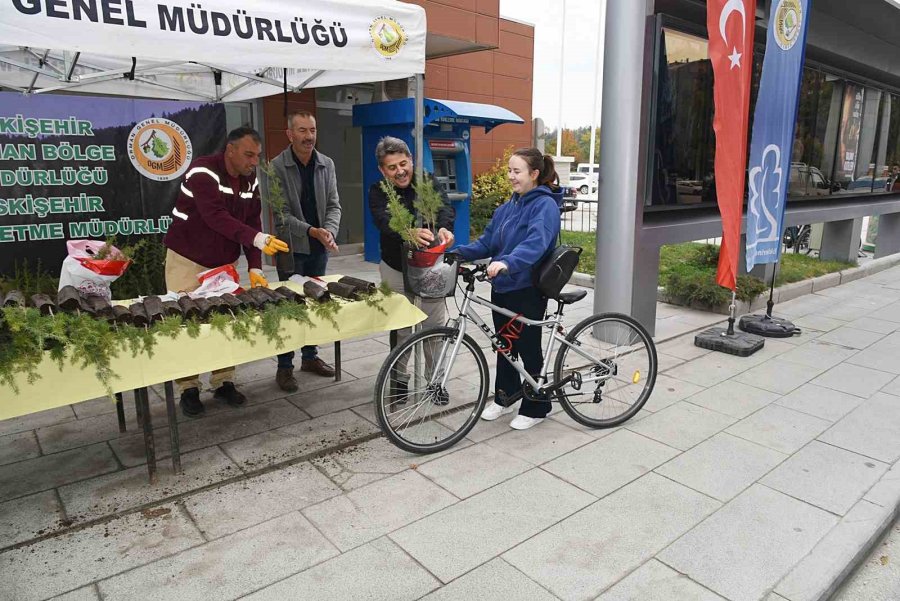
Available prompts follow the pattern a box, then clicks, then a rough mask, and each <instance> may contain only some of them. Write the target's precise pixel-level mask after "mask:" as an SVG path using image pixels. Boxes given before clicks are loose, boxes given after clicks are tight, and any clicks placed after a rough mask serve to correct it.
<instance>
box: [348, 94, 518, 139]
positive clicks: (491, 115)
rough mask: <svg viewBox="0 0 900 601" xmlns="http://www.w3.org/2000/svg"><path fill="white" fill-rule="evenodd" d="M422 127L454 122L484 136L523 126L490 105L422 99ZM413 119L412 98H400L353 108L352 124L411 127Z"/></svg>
mask: <svg viewBox="0 0 900 601" xmlns="http://www.w3.org/2000/svg"><path fill="white" fill-rule="evenodd" d="M423 102H424V104H425V125H426V126H427V125H429V124H439V123H457V124H463V125H470V126H476V127H483V128H484V131H485V133H487V132H489V131H491V130H492V129H494V128H495V127H497V126H498V125H503V124H504V123H525V121H524V120H523V119H522V118H521V117H519V116H518V115H517V114H515V113H513V112H512V111H508V110H506V109H505V108H503V107H502V106H496V105H493V104H480V103H478V102H460V101H458V100H435V99H433V98H425V99H424V101H423ZM415 118H416V107H415V99H414V98H401V99H400V100H389V101H387V102H375V103H372V104H357V105H356V106H354V107H353V125H354V126H356V127H368V126H373V125H374V126H384V125H401V124H412V123H414V122H415Z"/></svg>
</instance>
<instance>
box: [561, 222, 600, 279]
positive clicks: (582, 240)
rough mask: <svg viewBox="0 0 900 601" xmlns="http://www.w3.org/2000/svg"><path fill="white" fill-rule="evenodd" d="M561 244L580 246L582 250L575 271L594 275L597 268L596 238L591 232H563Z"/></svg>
mask: <svg viewBox="0 0 900 601" xmlns="http://www.w3.org/2000/svg"><path fill="white" fill-rule="evenodd" d="M562 242H563V244H568V245H570V246H580V247H581V248H582V251H581V257H580V258H579V259H578V268H577V269H576V271H578V272H579V273H587V274H590V275H594V271H595V269H596V266H597V236H596V235H595V234H593V233H591V232H567V231H565V230H563V233H562Z"/></svg>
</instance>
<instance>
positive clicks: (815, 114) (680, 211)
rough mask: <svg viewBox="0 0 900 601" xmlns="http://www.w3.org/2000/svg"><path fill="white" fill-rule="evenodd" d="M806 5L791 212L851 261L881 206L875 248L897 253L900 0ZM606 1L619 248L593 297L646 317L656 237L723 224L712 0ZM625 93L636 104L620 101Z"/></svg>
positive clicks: (606, 115) (602, 265)
mask: <svg viewBox="0 0 900 601" xmlns="http://www.w3.org/2000/svg"><path fill="white" fill-rule="evenodd" d="M776 3H777V0H759V1H758V3H757V11H756V14H755V15H754V17H755V22H756V38H755V39H756V41H757V44H756V52H755V57H754V59H755V60H754V74H753V90H752V92H751V107H750V115H751V118H752V115H753V107H754V105H755V100H756V89H757V86H758V82H759V77H760V72H761V66H762V56H763V53H764V51H765V40H766V30H765V28H766V26H767V23H768V11H769V10H770V8H771V6H772V5H774V4H776ZM811 6H812V9H811V11H810V14H809V15H808V16H807V18H809V33H808V38H807V48H806V58H805V63H804V68H803V76H802V84H801V88H800V106H799V111H798V115H797V122H796V128H795V138H794V147H793V158H792V165H791V173H790V176H789V184H788V202H787V210H786V214H785V225H786V226H792V225H800V224H807V223H823V224H824V227H823V233H822V240H821V256H822V257H823V258H827V259H839V260H845V261H855V260H856V252H857V248H858V241H859V238H860V228H861V223H862V218H863V217H866V216H876V215H877V216H880V222H879V231H878V241H877V245H876V251H875V252H876V256H884V255H887V254H893V253H896V252H898V251H900V61H898V60H897V57H898V56H900V38H898V37H897V35H896V31H898V29H900V7H898V5H897V4H895V3H893V2H890V1H888V0H857V1H856V2H854V3H852V8H851V7H850V3H846V2H842V1H840V0H815V1H814V2H812V3H811ZM608 7H609V8H608V10H609V13H608V16H607V30H606V42H605V43H606V65H605V70H606V72H605V77H604V82H605V83H606V89H605V90H604V102H603V116H602V127H603V133H604V147H605V148H609V147H610V144H612V145H614V146H615V147H616V148H617V149H619V151H620V152H618V153H617V155H616V156H610V155H608V154H604V155H603V156H601V184H600V198H603V199H604V200H605V201H606V200H610V201H612V200H614V201H615V202H604V203H601V205H600V220H599V223H600V226H599V231H598V239H599V240H600V242H598V256H609V255H611V254H614V255H615V256H621V257H623V258H624V260H623V261H621V262H619V263H618V264H616V265H612V266H609V265H608V263H609V262H606V261H598V273H597V292H596V293H595V306H596V308H597V309H598V310H619V311H625V312H628V313H631V314H634V315H635V316H637V317H638V319H639V320H640V321H641V322H642V323H644V325H646V326H648V327H649V328H651V329H652V327H653V324H654V318H655V310H656V286H657V279H658V268H659V248H660V246H662V245H663V244H671V243H677V242H684V241H690V240H698V239H704V238H714V237H717V236H719V235H721V231H722V228H721V219H720V217H719V213H718V209H717V205H716V193H715V190H716V188H715V179H714V175H713V163H714V159H715V137H714V135H713V130H712V119H713V88H712V86H713V78H712V69H711V65H710V61H709V58H708V55H707V40H706V37H707V34H706V3H705V2H703V1H699V0H656V1H652V0H650V1H646V2H641V1H638V2H634V1H633V0H609V2H608ZM748 18H749V15H748ZM630 94H634V97H638V98H641V102H640V104H639V105H637V106H635V103H631V105H630V106H623V103H622V102H621V98H627V97H629V95H630ZM751 127H752V125H751ZM623 224H628V225H629V226H631V227H628V228H625V229H626V230H627V231H623V227H622V225H623ZM741 254H742V255H743V252H742V253H741ZM742 261H743V257H742ZM764 269H765V268H764ZM768 269H770V270H771V267H769V268H768ZM754 273H756V272H754ZM770 273H771V272H769V273H758V275H762V276H767V275H769V274H770Z"/></svg>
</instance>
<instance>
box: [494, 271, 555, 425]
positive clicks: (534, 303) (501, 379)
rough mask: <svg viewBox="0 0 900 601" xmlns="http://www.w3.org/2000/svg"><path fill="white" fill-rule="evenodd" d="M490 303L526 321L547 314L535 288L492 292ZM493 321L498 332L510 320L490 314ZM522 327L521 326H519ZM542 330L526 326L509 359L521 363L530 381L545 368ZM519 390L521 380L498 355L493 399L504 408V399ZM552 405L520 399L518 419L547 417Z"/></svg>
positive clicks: (513, 346)
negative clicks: (520, 361) (521, 316)
mask: <svg viewBox="0 0 900 601" xmlns="http://www.w3.org/2000/svg"><path fill="white" fill-rule="evenodd" d="M491 302H492V303H494V304H495V305H498V306H500V307H503V308H504V309H509V310H510V311H513V312H514V313H521V314H522V315H523V316H524V317H527V318H528V319H543V318H544V314H545V313H546V311H547V299H546V298H543V297H542V296H541V294H540V293H539V292H538V291H537V290H535V289H534V288H523V289H522V290H513V291H512V292H491ZM492 315H493V317H494V328H495V329H496V330H497V331H498V332H499V330H500V328H502V327H503V326H504V325H506V323H508V322H509V319H510V318H509V317H507V316H505V315H501V314H499V313H496V312H494V313H492ZM519 325H522V324H519ZM541 329H542V328H539V327H535V326H525V327H524V328H523V329H522V332H521V333H520V334H519V339H518V340H513V343H512V350H511V351H510V357H518V358H519V359H521V360H522V362H523V363H524V366H525V371H527V372H528V373H529V374H530V375H531V376H532V377H535V378H536V377H537V376H538V375H539V374H540V373H541V368H542V367H543V365H544V352H543V350H542V349H541ZM521 390H522V380H521V379H520V377H519V372H517V371H516V370H515V368H514V367H513V366H512V365H510V364H509V362H507V360H506V359H504V358H503V357H501V356H500V353H497V377H496V380H495V383H494V399H495V401H496V402H497V403H498V404H500V405H503V404H504V403H505V397H510V396H512V395H513V394H515V393H517V392H519V391H521ZM550 408H551V405H550V403H549V401H540V402H535V401H529V400H528V399H525V398H523V399H522V405H521V406H520V407H519V415H525V416H528V417H546V415H547V414H548V413H550Z"/></svg>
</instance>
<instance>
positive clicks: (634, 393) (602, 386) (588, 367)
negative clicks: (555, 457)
mask: <svg viewBox="0 0 900 601" xmlns="http://www.w3.org/2000/svg"><path fill="white" fill-rule="evenodd" d="M566 341H567V342H568V344H563V345H562V346H561V347H560V349H559V353H558V354H557V355H556V363H555V365H554V368H553V377H554V379H555V381H556V382H560V381H562V380H563V379H565V378H569V379H570V381H569V382H568V383H567V384H566V385H565V386H564V387H562V388H561V389H560V390H559V391H557V393H556V394H557V398H558V399H559V401H560V403H561V404H562V407H563V409H564V410H565V412H566V413H568V414H569V416H570V417H571V418H572V419H574V420H575V421H577V422H578V423H580V424H583V425H585V426H588V427H591V428H610V427H612V426H618V425H619V424H622V423H624V422H625V421H627V420H628V419H630V418H631V417H632V416H633V415H634V414H635V413H637V412H638V411H640V410H641V407H643V406H644V403H646V402H647V399H648V398H649V397H650V394H651V393H652V392H653V385H654V384H655V383H656V369H657V362H656V347H655V346H654V344H653V340H652V339H651V338H650V335H649V334H648V333H647V330H645V329H644V328H643V326H641V324H639V323H638V322H637V321H635V320H634V319H633V318H631V317H629V316H628V315H622V314H619V313H599V314H597V315H592V316H591V317H588V318H587V319H585V320H584V321H582V322H581V323H579V324H578V325H576V326H575V327H574V328H573V329H572V331H571V332H570V333H569V335H568V336H566Z"/></svg>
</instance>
